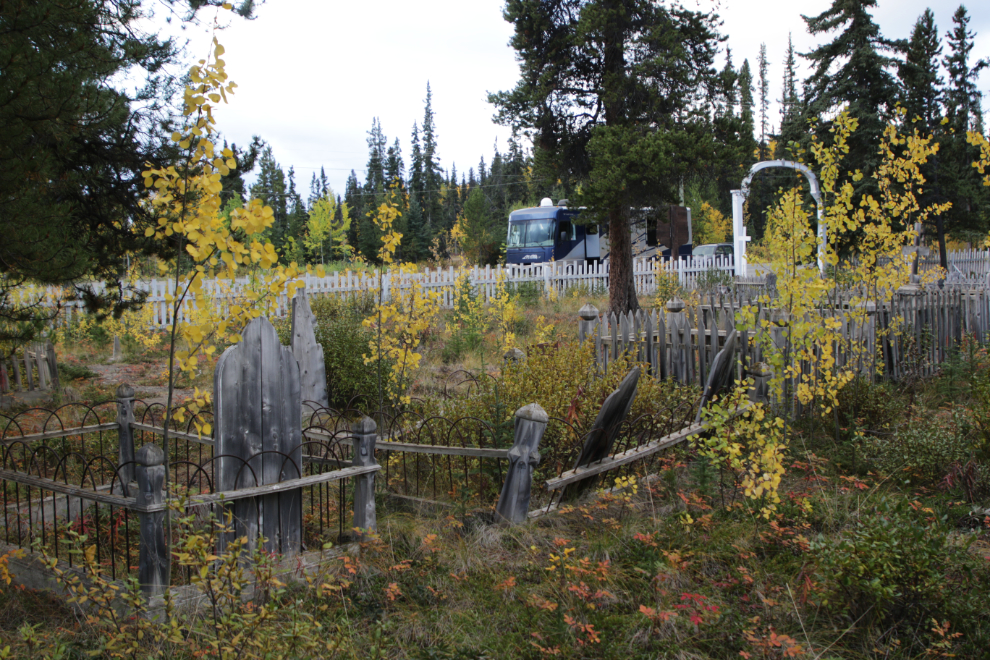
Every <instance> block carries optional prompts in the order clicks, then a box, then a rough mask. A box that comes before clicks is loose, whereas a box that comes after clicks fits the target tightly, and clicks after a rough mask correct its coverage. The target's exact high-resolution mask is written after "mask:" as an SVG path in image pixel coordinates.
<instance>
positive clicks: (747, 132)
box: [739, 60, 762, 162]
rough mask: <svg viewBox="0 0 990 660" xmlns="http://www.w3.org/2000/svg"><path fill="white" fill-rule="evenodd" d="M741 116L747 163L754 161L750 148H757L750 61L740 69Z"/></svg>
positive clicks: (742, 140)
mask: <svg viewBox="0 0 990 660" xmlns="http://www.w3.org/2000/svg"><path fill="white" fill-rule="evenodd" d="M739 116H740V119H742V131H743V132H742V135H741V136H740V141H741V142H742V143H743V147H744V154H745V159H746V162H749V161H751V160H752V159H753V150H752V149H749V148H748V147H749V146H754V147H755V146H756V145H755V144H753V143H754V141H755V138H754V136H753V134H754V133H755V131H756V126H755V125H754V122H753V73H752V72H751V71H750V70H749V60H743V63H742V66H741V67H739ZM761 135H762V134H761Z"/></svg>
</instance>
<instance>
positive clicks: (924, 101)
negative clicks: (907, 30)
mask: <svg viewBox="0 0 990 660" xmlns="http://www.w3.org/2000/svg"><path fill="white" fill-rule="evenodd" d="M904 55H905V56H904V61H903V62H902V63H901V64H900V66H899V68H898V71H897V75H898V77H899V78H900V80H901V85H902V91H901V105H902V106H903V107H904V110H905V111H906V112H907V119H908V121H914V120H915V119H918V120H919V122H920V124H919V126H918V128H919V130H921V131H923V132H924V133H931V132H932V131H934V130H935V129H936V128H937V126H938V123H939V119H940V118H941V115H942V108H941V102H942V93H943V92H942V85H943V80H942V77H941V76H940V75H939V60H940V59H941V56H942V46H941V44H940V43H939V39H938V28H937V27H936V26H935V15H934V14H933V13H932V10H931V9H926V10H925V12H924V13H923V14H922V15H921V16H919V17H918V20H917V22H916V23H915V24H914V30H912V32H911V39H910V41H908V44H907V49H906V51H905V54H904Z"/></svg>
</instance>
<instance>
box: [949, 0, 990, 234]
mask: <svg viewBox="0 0 990 660" xmlns="http://www.w3.org/2000/svg"><path fill="white" fill-rule="evenodd" d="M969 20H970V19H969V14H968V13H967V11H966V7H964V6H963V5H960V6H959V8H958V9H957V10H956V12H955V14H954V15H953V17H952V22H953V28H952V30H951V31H950V32H949V33H948V34H947V41H948V52H947V53H946V56H945V59H944V64H945V68H946V70H947V71H948V74H949V76H948V81H947V85H946V89H945V94H944V97H943V98H944V103H945V116H946V119H947V123H946V124H945V127H944V130H943V131H941V132H940V134H939V142H940V145H941V149H940V151H939V169H938V183H939V191H940V192H942V193H943V194H944V195H945V197H946V199H947V200H948V201H950V202H952V208H950V209H949V210H948V211H947V212H946V213H944V214H943V215H944V223H945V232H946V233H949V234H952V235H954V236H956V237H957V238H958V239H961V240H977V239H978V238H981V237H982V236H983V235H985V234H986V232H987V228H988V224H990V223H988V217H987V216H988V206H990V199H988V197H990V196H988V191H990V189H987V188H986V187H984V186H983V185H982V181H981V179H980V177H979V176H978V173H977V172H976V170H975V169H974V168H973V166H972V163H973V161H975V160H977V156H978V154H979V151H978V150H977V148H976V147H974V146H973V145H971V144H969V143H968V142H967V141H966V133H967V131H977V132H982V130H983V112H982V107H981V95H980V92H979V89H978V88H977V86H976V79H977V76H978V75H979V72H980V70H981V69H983V68H984V67H985V66H986V61H985V60H978V61H976V62H971V60H970V54H971V52H972V50H973V42H974V38H975V35H974V33H973V32H971V31H970V30H969Z"/></svg>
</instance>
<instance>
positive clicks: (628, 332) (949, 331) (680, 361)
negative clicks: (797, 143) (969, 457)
mask: <svg viewBox="0 0 990 660" xmlns="http://www.w3.org/2000/svg"><path fill="white" fill-rule="evenodd" d="M851 300H852V296H851V295H848V294H844V295H840V297H839V300H838V302H837V303H836V304H834V305H832V306H822V307H821V308H820V309H818V310H817V311H816V314H817V315H818V316H819V317H821V318H825V317H830V318H834V319H837V320H838V324H839V327H840V331H839V334H838V336H839V339H838V340H837V341H836V346H835V355H836V360H837V366H838V367H839V368H846V367H847V366H849V365H850V364H852V363H853V362H855V368H856V369H857V371H859V372H860V373H863V374H864V375H866V376H869V377H872V378H878V377H882V378H889V379H894V380H900V379H903V378H905V377H909V376H922V377H923V376H931V375H934V374H936V373H937V372H938V371H939V369H940V365H941V364H943V363H944V362H945V361H946V360H948V359H949V358H950V356H951V355H952V354H953V352H954V351H957V350H959V349H960V347H961V345H962V342H963V339H964V337H968V338H971V339H973V340H975V341H977V342H979V343H984V342H985V341H986V340H987V338H988V335H990V290H988V289H987V288H985V287H980V288H973V287H968V286H965V287H954V286H951V285H949V286H945V287H944V288H938V287H935V286H932V287H928V288H923V287H920V286H914V285H912V286H905V287H902V288H901V289H900V290H898V292H897V293H895V294H893V295H892V296H890V298H889V299H887V300H884V301H882V302H881V303H880V304H876V303H872V302H870V303H867V304H866V309H865V310H858V311H857V313H851V312H850V301H851ZM746 306H752V308H753V309H755V311H756V315H757V319H758V324H757V329H749V330H746V331H739V332H738V338H739V341H740V342H741V343H740V353H741V362H740V366H739V375H740V376H742V370H743V369H744V368H745V365H750V364H756V363H760V362H763V354H764V347H766V346H768V345H770V344H772V345H773V346H775V347H776V348H777V349H778V350H787V349H788V348H789V338H788V337H789V334H788V330H787V326H788V323H789V321H788V319H787V317H786V314H782V313H781V312H780V311H779V310H778V309H776V308H774V307H773V306H766V305H765V304H762V303H760V302H751V301H749V300H747V299H745V298H743V297H742V296H741V295H732V296H718V295H710V296H706V297H702V298H701V303H700V304H697V305H695V306H691V307H689V306H686V305H685V304H684V303H683V302H682V301H680V300H677V299H675V300H671V301H670V302H668V304H667V306H666V309H663V310H658V309H653V310H640V311H638V312H635V313H629V314H625V315H618V316H617V315H615V314H611V315H607V316H604V315H599V313H598V310H597V309H595V308H594V307H591V306H585V308H583V309H582V310H581V312H580V321H579V322H578V336H579V339H580V340H581V341H582V342H583V341H586V340H587V341H593V342H594V343H595V355H596V359H597V361H598V363H599V364H600V365H601V366H602V367H603V368H604V369H608V367H609V364H610V363H611V362H613V361H614V360H616V358H617V357H619V356H621V355H631V356H632V357H633V358H634V359H635V360H637V361H640V362H644V363H646V364H648V365H649V370H650V372H651V373H652V374H653V375H654V376H655V377H658V378H673V379H675V380H677V381H678V382H681V383H691V384H695V385H699V386H700V385H702V384H703V383H704V382H705V380H706V379H707V378H708V374H709V370H710V369H711V365H712V362H713V360H714V358H715V355H716V354H717V353H718V351H719V350H721V348H722V346H724V343H725V339H726V337H727V336H728V334H729V333H730V332H731V331H732V330H733V328H735V327H736V325H737V320H738V319H737V315H738V314H739V312H740V311H741V310H742V308H743V307H746ZM863 312H865V314H864V313H863ZM857 319H859V320H857ZM767 321H769V322H770V323H769V330H764V329H762V328H763V326H764V325H765V322H767ZM764 333H769V335H770V337H769V338H767V337H764ZM768 339H769V342H768ZM810 368H811V366H810V365H802V369H803V370H804V372H805V373H810V372H809V371H808V370H809V369H810Z"/></svg>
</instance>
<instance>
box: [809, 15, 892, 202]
mask: <svg viewBox="0 0 990 660" xmlns="http://www.w3.org/2000/svg"><path fill="white" fill-rule="evenodd" d="M876 2H877V0H833V3H832V6H831V7H829V8H828V9H826V10H825V11H824V12H822V13H821V14H819V15H818V16H813V17H808V16H804V17H803V18H804V20H805V23H806V24H807V25H808V32H810V33H811V34H812V35H824V34H829V33H836V32H837V34H835V36H834V38H833V39H832V41H830V42H828V43H826V44H824V45H821V46H819V47H818V48H815V49H814V50H812V51H811V52H810V53H807V54H804V55H803V57H805V58H807V59H808V60H809V61H810V62H811V63H812V65H813V66H814V71H813V72H812V74H811V76H810V77H809V78H808V80H807V81H806V82H805V90H806V92H805V93H806V99H805V101H806V103H807V106H806V108H805V113H806V117H807V118H814V119H817V120H819V121H822V123H823V127H824V128H827V126H828V123H829V122H828V119H829V118H830V117H831V116H832V115H833V114H834V113H835V112H837V111H839V110H840V109H843V108H845V109H847V110H848V112H849V114H850V115H851V116H853V117H855V118H857V119H858V120H859V127H858V128H857V129H856V132H855V133H853V134H852V135H851V136H850V138H849V153H848V155H847V157H846V160H845V161H844V163H843V166H844V167H847V168H850V169H852V168H856V169H859V170H861V171H862V172H863V174H864V175H865V176H864V177H863V178H862V179H861V180H860V181H859V182H858V183H855V184H853V185H855V186H856V187H857V193H858V194H863V193H866V192H870V193H875V192H876V183H875V181H874V180H873V178H872V176H871V175H872V174H873V172H874V171H875V169H876V167H877V165H878V164H879V162H880V154H879V146H880V140H881V137H882V135H883V130H884V128H885V127H886V125H887V123H888V122H889V121H890V119H892V117H893V116H894V115H893V112H894V106H895V104H896V101H897V99H898V96H899V89H898V85H897V81H896V79H895V78H894V76H893V74H892V73H891V69H892V68H893V67H894V66H895V65H896V64H897V61H896V60H894V59H893V58H891V57H888V56H887V55H885V54H884V53H886V52H890V51H892V50H895V49H896V48H897V47H898V44H896V43H894V42H891V41H889V40H887V39H885V38H884V37H883V36H881V34H880V28H879V27H878V26H877V24H876V23H874V21H873V17H872V16H871V15H870V11H869V10H870V8H872V7H875V6H876ZM819 134H820V135H823V136H827V131H819ZM826 140H827V137H826Z"/></svg>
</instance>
